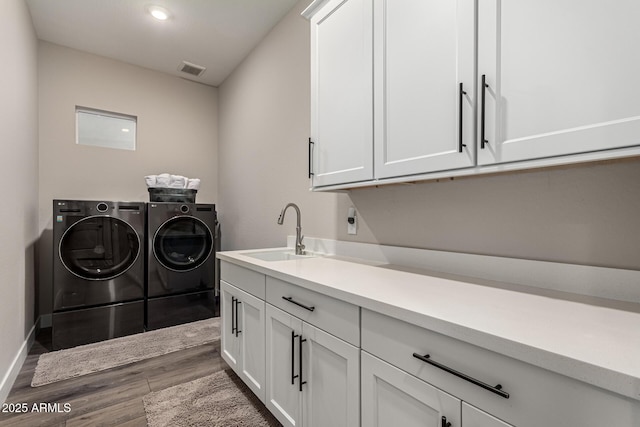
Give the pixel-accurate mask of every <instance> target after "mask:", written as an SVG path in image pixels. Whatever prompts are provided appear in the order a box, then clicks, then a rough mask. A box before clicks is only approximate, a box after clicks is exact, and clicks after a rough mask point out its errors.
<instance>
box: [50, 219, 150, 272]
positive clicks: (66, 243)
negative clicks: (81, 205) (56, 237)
mask: <svg viewBox="0 0 640 427" xmlns="http://www.w3.org/2000/svg"><path fill="white" fill-rule="evenodd" d="M59 255H60V260H61V261H62V264H63V265H64V266H65V268H66V269H67V270H69V271H70V272H71V273H73V274H74V275H76V276H78V277H80V278H82V279H87V280H109V279H113V278H114V277H117V276H120V275H121V274H123V273H124V272H126V271H127V270H128V269H129V268H131V266H132V265H133V264H134V263H135V262H136V260H137V259H138V256H139V255H140V238H139V237H138V234H137V233H136V231H135V230H134V229H133V228H132V227H131V226H130V225H129V224H127V223H126V222H125V221H123V220H121V219H119V218H113V217H110V216H89V217H86V218H83V219H81V220H79V221H77V222H75V223H74V224H73V225H72V226H70V227H69V228H68V229H67V231H65V233H64V234H63V235H62V238H61V239H60V248H59Z"/></svg>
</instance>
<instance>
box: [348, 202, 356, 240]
mask: <svg viewBox="0 0 640 427" xmlns="http://www.w3.org/2000/svg"><path fill="white" fill-rule="evenodd" d="M347 234H358V217H357V216H356V209H355V208H349V213H348V215H347Z"/></svg>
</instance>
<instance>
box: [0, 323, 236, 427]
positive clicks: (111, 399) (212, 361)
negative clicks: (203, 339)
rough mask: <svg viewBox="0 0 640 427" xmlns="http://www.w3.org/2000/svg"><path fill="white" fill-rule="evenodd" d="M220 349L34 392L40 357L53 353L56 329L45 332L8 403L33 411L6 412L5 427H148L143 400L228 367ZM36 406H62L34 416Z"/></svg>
mask: <svg viewBox="0 0 640 427" xmlns="http://www.w3.org/2000/svg"><path fill="white" fill-rule="evenodd" d="M219 346H220V343H219V341H217V342H215V343H211V344H206V345H202V346H199V347H194V348H190V349H187V350H182V351H177V352H175V353H170V354H166V355H164V356H158V357H154V358H152V359H147V360H143V361H140V362H137V363H133V364H130V365H126V366H121V367H118V368H113V369H109V370H107V371H103V372H96V373H94V374H90V375H85V376H82V377H79V378H74V379H70V380H65V381H60V382H57V383H53V384H48V385H45V386H41V387H35V388H33V387H31V379H32V377H33V372H34V370H35V367H36V364H37V362H38V357H39V355H40V354H42V353H46V352H48V351H50V349H51V330H50V329H48V330H47V329H45V330H42V331H40V333H39V334H38V336H37V337H36V342H35V344H34V345H33V347H32V348H31V351H30V352H29V355H28V356H27V359H26V361H25V363H24V365H23V367H22V370H21V371H20V374H19V376H18V378H17V379H16V382H15V384H14V385H13V388H12V389H11V393H10V394H9V397H8V398H7V401H6V403H7V404H11V403H26V404H27V406H28V408H29V411H28V412H27V413H24V414H15V413H11V414H8V413H0V426H25V427H34V426H47V427H49V426H51V427H60V426H67V427H72V426H74V427H75V426H127V427H133V426H136V427H137V426H146V425H147V420H146V416H145V412H144V406H143V403H142V398H143V396H145V395H146V394H148V393H150V392H152V391H158V390H163V389H165V388H167V387H171V386H173V385H176V384H181V383H185V382H188V381H191V380H194V379H196V378H200V377H204V376H206V375H210V374H212V373H214V372H217V371H219V370H221V369H224V368H226V367H227V365H226V363H225V362H224V360H222V357H220V353H219V351H220V347H219ZM34 403H35V404H38V405H39V404H41V403H45V404H47V403H50V404H56V403H57V404H59V405H58V406H59V407H60V412H53V413H45V412H32V408H33V404H34ZM65 404H69V405H70V408H71V410H70V411H69V412H68V413H66V412H64V405H65ZM49 406H50V407H53V405H49Z"/></svg>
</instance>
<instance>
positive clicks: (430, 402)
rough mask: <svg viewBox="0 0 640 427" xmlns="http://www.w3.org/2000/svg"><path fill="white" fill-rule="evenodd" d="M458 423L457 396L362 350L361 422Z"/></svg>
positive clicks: (377, 425) (406, 426)
mask: <svg viewBox="0 0 640 427" xmlns="http://www.w3.org/2000/svg"><path fill="white" fill-rule="evenodd" d="M447 423H451V426H452V427H455V426H460V400H459V399H456V398H455V397H453V396H451V395H450V394H448V393H445V392H444V391H442V390H440V389H438V388H435V387H433V386H431V385H429V384H427V383H426V382H424V381H422V380H419V379H417V378H416V377H414V376H411V375H409V374H408V373H406V372H404V371H402V370H400V369H398V368H396V367H395V366H392V365H390V364H388V363H386V362H384V361H382V360H380V359H378V358H377V357H375V356H372V355H370V354H369V353H366V352H364V351H363V352H362V425H363V426H371V427H384V426H389V427H392V426H403V427H413V426H416V427H445V426H447Z"/></svg>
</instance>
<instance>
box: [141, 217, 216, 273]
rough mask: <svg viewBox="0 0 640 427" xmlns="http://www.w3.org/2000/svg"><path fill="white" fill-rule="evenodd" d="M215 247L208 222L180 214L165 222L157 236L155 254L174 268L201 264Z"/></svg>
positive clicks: (180, 268) (161, 262)
mask: <svg viewBox="0 0 640 427" xmlns="http://www.w3.org/2000/svg"><path fill="white" fill-rule="evenodd" d="M212 250H213V235H212V234H211V230H210V229H209V227H207V225H206V224H205V223H204V222H202V221H201V220H199V219H198V218H194V217H191V216H177V217H174V218H171V219H170V220H168V221H167V222H165V223H164V224H162V225H161V226H160V227H159V228H158V231H156V234H155V235H154V236H153V254H154V255H155V257H156V259H157V260H158V262H159V263H160V264H162V265H163V266H164V267H165V268H168V269H169V270H173V271H179V272H183V271H189V270H193V269H195V268H198V267H199V266H201V265H202V264H203V263H204V262H205V261H206V260H207V259H208V258H209V256H210V255H211V252H212Z"/></svg>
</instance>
